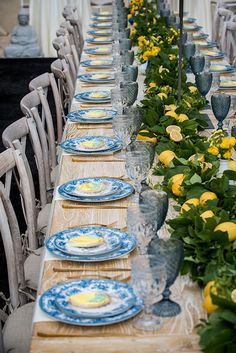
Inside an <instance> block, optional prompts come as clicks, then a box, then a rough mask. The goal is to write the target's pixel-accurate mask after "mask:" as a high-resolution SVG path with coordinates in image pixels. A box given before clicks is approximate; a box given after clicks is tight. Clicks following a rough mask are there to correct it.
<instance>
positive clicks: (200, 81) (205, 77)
mask: <svg viewBox="0 0 236 353" xmlns="http://www.w3.org/2000/svg"><path fill="white" fill-rule="evenodd" d="M195 78H196V85H197V88H198V90H199V92H200V93H201V95H202V96H203V97H204V98H205V99H206V95H207V93H208V92H209V91H210V88H211V84H212V73H211V72H208V71H203V72H200V73H199V74H197V75H196V77H195Z"/></svg>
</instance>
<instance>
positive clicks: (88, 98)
mask: <svg viewBox="0 0 236 353" xmlns="http://www.w3.org/2000/svg"><path fill="white" fill-rule="evenodd" d="M75 99H76V100H77V101H79V102H83V103H110V102H111V92H110V91H108V90H106V91H88V92H81V93H78V94H76V95H75Z"/></svg>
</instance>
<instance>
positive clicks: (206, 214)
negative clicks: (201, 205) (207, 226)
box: [200, 210, 214, 221]
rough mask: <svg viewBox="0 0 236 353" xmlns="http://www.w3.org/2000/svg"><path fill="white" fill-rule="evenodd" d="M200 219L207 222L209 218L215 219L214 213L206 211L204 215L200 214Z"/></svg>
mask: <svg viewBox="0 0 236 353" xmlns="http://www.w3.org/2000/svg"><path fill="white" fill-rule="evenodd" d="M200 217H201V218H202V219H203V220H204V221H206V220H207V218H211V217H214V213H213V212H212V211H211V210H208V211H205V212H203V213H201V214H200Z"/></svg>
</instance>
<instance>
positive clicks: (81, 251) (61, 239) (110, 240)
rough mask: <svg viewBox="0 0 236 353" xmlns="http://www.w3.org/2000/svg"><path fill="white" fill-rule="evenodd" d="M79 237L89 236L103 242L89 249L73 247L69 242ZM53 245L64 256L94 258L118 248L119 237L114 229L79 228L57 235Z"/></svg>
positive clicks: (119, 244) (119, 243)
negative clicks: (100, 239)
mask: <svg viewBox="0 0 236 353" xmlns="http://www.w3.org/2000/svg"><path fill="white" fill-rule="evenodd" d="M80 236H89V237H92V238H93V237H99V238H102V239H103V242H102V243H101V244H100V245H98V246H93V247H90V248H84V247H75V246H73V245H72V244H71V243H70V241H71V240H72V239H73V238H75V237H80ZM54 244H55V246H56V247H57V248H58V249H59V250H60V251H62V252H64V253H66V254H71V255H79V256H90V255H93V256H96V255H103V254H107V253H109V252H112V251H115V250H117V249H118V248H120V246H121V238H120V236H119V232H118V233H117V230H116V229H112V228H105V227H81V228H73V229H68V230H64V231H62V232H60V233H57V237H56V239H55V241H54Z"/></svg>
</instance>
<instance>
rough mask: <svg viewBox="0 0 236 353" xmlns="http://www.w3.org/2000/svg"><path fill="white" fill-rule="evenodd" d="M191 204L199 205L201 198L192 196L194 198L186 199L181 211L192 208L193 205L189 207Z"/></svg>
mask: <svg viewBox="0 0 236 353" xmlns="http://www.w3.org/2000/svg"><path fill="white" fill-rule="evenodd" d="M189 205H193V206H198V205H199V199H197V198H192V199H189V200H187V201H185V203H184V204H183V205H182V207H181V210H180V212H181V213H183V212H188V211H189V210H190V209H191V207H189Z"/></svg>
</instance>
